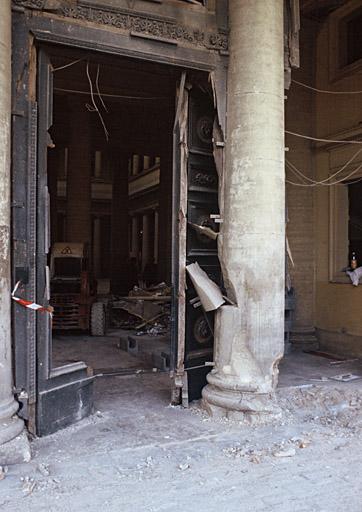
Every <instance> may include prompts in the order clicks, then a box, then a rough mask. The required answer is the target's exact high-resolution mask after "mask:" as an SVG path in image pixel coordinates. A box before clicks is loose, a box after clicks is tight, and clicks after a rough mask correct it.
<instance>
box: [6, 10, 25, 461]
mask: <svg viewBox="0 0 362 512" xmlns="http://www.w3.org/2000/svg"><path fill="white" fill-rule="evenodd" d="M0 90H1V94H0V197H1V201H0V461H1V464H12V463H20V462H24V461H28V460H29V459H30V449H29V444H28V440H27V437H26V435H25V433H24V432H23V429H24V423H23V421H22V420H21V419H20V418H19V417H18V416H17V415H16V412H17V410H18V403H17V402H16V401H15V399H14V395H13V375H12V347H11V313H10V312H11V281H10V183H11V181H10V126H11V2H10V0H3V2H2V4H1V16H0Z"/></svg>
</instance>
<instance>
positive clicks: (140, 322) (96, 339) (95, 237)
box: [47, 49, 179, 375]
mask: <svg viewBox="0 0 362 512" xmlns="http://www.w3.org/2000/svg"><path fill="white" fill-rule="evenodd" d="M48 58H49V61H50V64H51V67H52V90H53V102H52V124H51V126H50V128H49V130H48V133H49V141H48V151H47V184H48V192H49V216H50V220H49V227H50V248H49V251H48V256H47V265H48V268H49V274H50V276H49V277H50V304H51V305H52V306H53V307H54V314H53V322H52V349H51V365H52V368H60V367H64V366H66V365H71V364H73V363H77V362H79V361H84V362H85V363H86V364H87V366H88V367H89V368H91V369H92V372H93V373H94V374H95V375H100V374H122V373H126V374H127V373H129V372H132V371H135V372H143V371H154V372H155V371H167V370H169V369H170V358H171V343H170V340H171V333H170V314H171V281H172V278H171V267H172V262H171V254H172V247H171V229H172V224H171V221H172V163H173V162H172V152H173V146H172V145H173V123H174V117H175V95H176V85H177V80H178V77H179V73H177V72H176V71H175V70H174V69H173V68H171V67H168V66H160V65H156V64H146V63H144V62H142V63H140V62H137V61H134V60H131V59H121V58H117V59H112V58H109V57H105V56H104V55H102V56H101V57H100V56H98V55H94V54H89V53H84V54H82V53H79V54H78V53H77V54H74V55H73V54H72V53H69V52H60V51H59V50H57V51H55V50H54V49H52V50H50V51H48Z"/></svg>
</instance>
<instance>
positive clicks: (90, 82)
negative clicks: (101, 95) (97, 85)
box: [86, 61, 109, 142]
mask: <svg viewBox="0 0 362 512" xmlns="http://www.w3.org/2000/svg"><path fill="white" fill-rule="evenodd" d="M86 73H87V78H88V82H89V90H90V96H91V100H92V103H93V107H92V106H91V105H89V103H86V108H87V109H88V110H89V111H90V112H92V111H95V112H97V114H98V117H99V119H100V121H101V123H102V126H103V130H104V134H105V136H106V140H107V142H108V139H109V132H108V130H107V127H106V124H105V122H104V119H103V116H102V114H101V113H100V111H99V108H98V107H97V103H96V102H95V99H94V93H93V83H92V80H91V77H90V74H89V61H87V65H86Z"/></svg>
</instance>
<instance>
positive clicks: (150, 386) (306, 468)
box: [0, 356, 362, 512]
mask: <svg viewBox="0 0 362 512" xmlns="http://www.w3.org/2000/svg"><path fill="white" fill-rule="evenodd" d="M309 357H310V356H309ZM316 359H317V360H318V361H317V362H316ZM303 363H305V356H299V359H291V360H290V364H289V370H290V371H289V374H288V372H287V371H286V370H287V369H288V368H285V369H284V375H282V378H281V385H282V387H281V388H280V389H279V391H278V395H279V400H280V403H281V405H282V406H283V410H284V414H283V416H282V418H281V419H280V420H278V421H276V422H275V424H274V425H269V426H262V427H250V426H247V425H242V424H239V423H233V422H230V421H216V420H212V419H209V418H208V417H207V416H205V415H204V414H203V413H202V412H201V411H200V410H198V409H197V408H195V407H193V408H191V409H189V410H185V409H182V408H180V407H170V406H169V405H168V400H169V381H168V376H167V375H165V374H163V375H162V374H161V375H137V376H132V377H108V378H100V379H99V380H98V381H97V384H96V406H97V411H98V412H96V413H95V414H94V415H93V416H92V417H90V418H88V419H86V420H83V421H82V422H80V423H79V424H77V425H76V426H73V427H70V428H68V429H65V430H63V431H62V432H58V433H56V434H53V435H51V436H49V437H46V438H42V439H37V440H35V441H33V443H32V449H33V455H34V456H33V460H32V462H31V463H29V464H27V465H25V464H24V465H18V466H12V467H9V468H8V471H7V473H6V474H5V478H4V479H3V480H2V481H1V482H0V508H1V510H4V511H9V512H10V511H14V512H15V511H17V512H18V511H20V510H24V511H39V512H40V511H47V512H48V511H49V512H50V511H54V512H55V511H64V510H69V511H93V510H94V511H95V510H102V511H110V512H113V511H114V512H128V511H129V512H143V511H149V512H156V511H175V510H183V511H194V510H197V511H198V512H204V511H205V512H206V511H208V512H213V511H218V512H220V511H224V510H225V511H226V510H227V511H229V512H234V511H235V512H240V511H241V512H242V511H248V512H254V511H267V512H269V511H270V512H273V511H278V512H302V511H303V512H314V511H315V512H317V511H318V512H322V511H323V512H339V511H342V510H346V511H348V512H361V511H362V483H361V473H362V436H361V433H362V411H361V398H360V390H361V386H362V381H361V380H360V381H355V382H353V383H337V382H335V381H330V380H328V381H323V376H325V375H326V374H329V375H335V374H338V373H344V372H345V371H347V370H348V371H350V370H351V368H350V367H346V366H343V365H342V366H337V367H334V366H331V365H330V361H328V360H322V359H321V358H314V359H313V362H312V364H311V365H310V366H309V370H308V372H304V377H303V375H302V374H303V372H301V370H300V368H301V365H302V364H303ZM353 364H354V365H355V366H354V368H353V371H354V372H357V371H358V367H357V366H356V363H353ZM287 366H288V364H284V367H287ZM298 369H299V372H298ZM293 375H294V378H293ZM303 379H304V380H303Z"/></svg>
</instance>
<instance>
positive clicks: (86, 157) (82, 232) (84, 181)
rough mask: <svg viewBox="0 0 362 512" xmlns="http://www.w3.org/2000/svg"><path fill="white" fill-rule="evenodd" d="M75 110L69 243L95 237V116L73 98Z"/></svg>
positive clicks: (70, 162) (69, 185)
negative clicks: (92, 146)
mask: <svg viewBox="0 0 362 512" xmlns="http://www.w3.org/2000/svg"><path fill="white" fill-rule="evenodd" d="M69 109H70V110H71V112H72V118H71V122H70V127H69V130H70V141H69V146H68V172H67V210H66V211H67V217H66V242H83V243H87V244H90V243H91V240H92V226H91V204H92V182H91V177H92V154H91V118H90V113H89V112H88V111H87V110H86V107H85V105H84V102H81V101H79V100H78V99H77V98H72V99H71V100H70V104H69Z"/></svg>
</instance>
